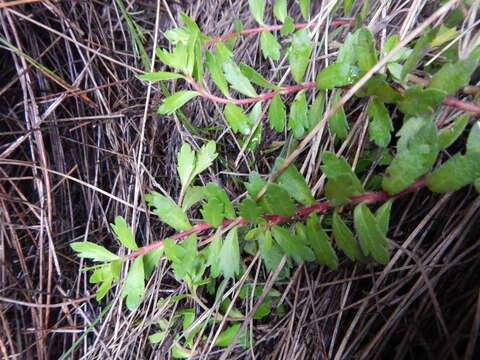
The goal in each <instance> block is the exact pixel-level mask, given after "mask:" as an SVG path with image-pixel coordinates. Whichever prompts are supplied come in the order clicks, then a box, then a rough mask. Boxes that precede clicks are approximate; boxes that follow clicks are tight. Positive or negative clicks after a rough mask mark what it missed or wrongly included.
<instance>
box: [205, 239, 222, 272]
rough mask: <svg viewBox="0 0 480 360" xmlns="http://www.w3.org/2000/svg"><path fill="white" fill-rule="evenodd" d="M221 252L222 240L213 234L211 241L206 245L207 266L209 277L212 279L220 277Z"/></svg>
mask: <svg viewBox="0 0 480 360" xmlns="http://www.w3.org/2000/svg"><path fill="white" fill-rule="evenodd" d="M221 250H222V238H221V236H220V235H218V234H215V236H214V238H213V241H212V242H211V243H210V245H208V258H207V266H210V275H211V277H213V278H214V279H215V278H217V277H218V275H220V268H219V261H220V251H221Z"/></svg>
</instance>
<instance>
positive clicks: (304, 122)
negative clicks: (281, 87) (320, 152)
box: [288, 91, 308, 139]
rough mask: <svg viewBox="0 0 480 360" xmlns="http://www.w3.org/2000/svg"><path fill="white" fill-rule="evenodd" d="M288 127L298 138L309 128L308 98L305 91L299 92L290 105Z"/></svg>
mask: <svg viewBox="0 0 480 360" xmlns="http://www.w3.org/2000/svg"><path fill="white" fill-rule="evenodd" d="M288 128H289V129H290V130H292V131H293V136H294V137H295V138H297V139H300V138H301V137H302V136H303V135H304V134H305V129H307V128H308V117H307V99H306V98H305V92H304V91H300V92H299V93H297V95H296V96H295V99H294V100H293V102H292V105H291V106H290V114H289V116H288Z"/></svg>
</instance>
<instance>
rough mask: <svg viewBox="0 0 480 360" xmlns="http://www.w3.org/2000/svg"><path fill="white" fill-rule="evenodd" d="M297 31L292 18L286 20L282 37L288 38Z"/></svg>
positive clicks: (281, 31)
mask: <svg viewBox="0 0 480 360" xmlns="http://www.w3.org/2000/svg"><path fill="white" fill-rule="evenodd" d="M294 30H295V21H294V20H293V18H291V17H290V16H287V17H286V18H285V21H284V24H283V26H282V28H281V29H280V35H282V36H287V35H288V34H290V33H292V32H293V31H294Z"/></svg>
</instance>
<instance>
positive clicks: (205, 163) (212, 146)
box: [193, 140, 218, 176]
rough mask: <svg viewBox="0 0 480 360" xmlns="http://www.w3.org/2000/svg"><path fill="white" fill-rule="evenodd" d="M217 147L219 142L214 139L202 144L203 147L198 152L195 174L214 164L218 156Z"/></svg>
mask: <svg viewBox="0 0 480 360" xmlns="http://www.w3.org/2000/svg"><path fill="white" fill-rule="evenodd" d="M216 148H217V144H216V142H215V141H214V140H210V141H209V142H207V143H206V144H205V145H202V147H201V148H200V150H199V151H198V153H197V161H196V163H195V170H194V172H193V173H194V175H193V176H196V175H198V174H200V173H201V172H203V171H204V170H206V169H208V168H209V167H210V166H211V165H212V164H213V161H214V160H215V159H216V158H217V156H218V153H217V150H216Z"/></svg>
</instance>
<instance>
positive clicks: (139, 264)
mask: <svg viewBox="0 0 480 360" xmlns="http://www.w3.org/2000/svg"><path fill="white" fill-rule="evenodd" d="M144 294H145V273H144V268H143V255H140V256H139V257H137V258H136V259H135V261H134V262H133V265H132V267H131V268H130V269H129V271H128V275H127V277H126V279H125V285H124V286H123V289H122V297H126V298H127V299H126V302H125V303H126V305H127V308H128V309H129V310H130V311H133V310H135V309H136V308H137V306H138V305H139V304H140V300H141V298H142V297H143V295H144Z"/></svg>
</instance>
